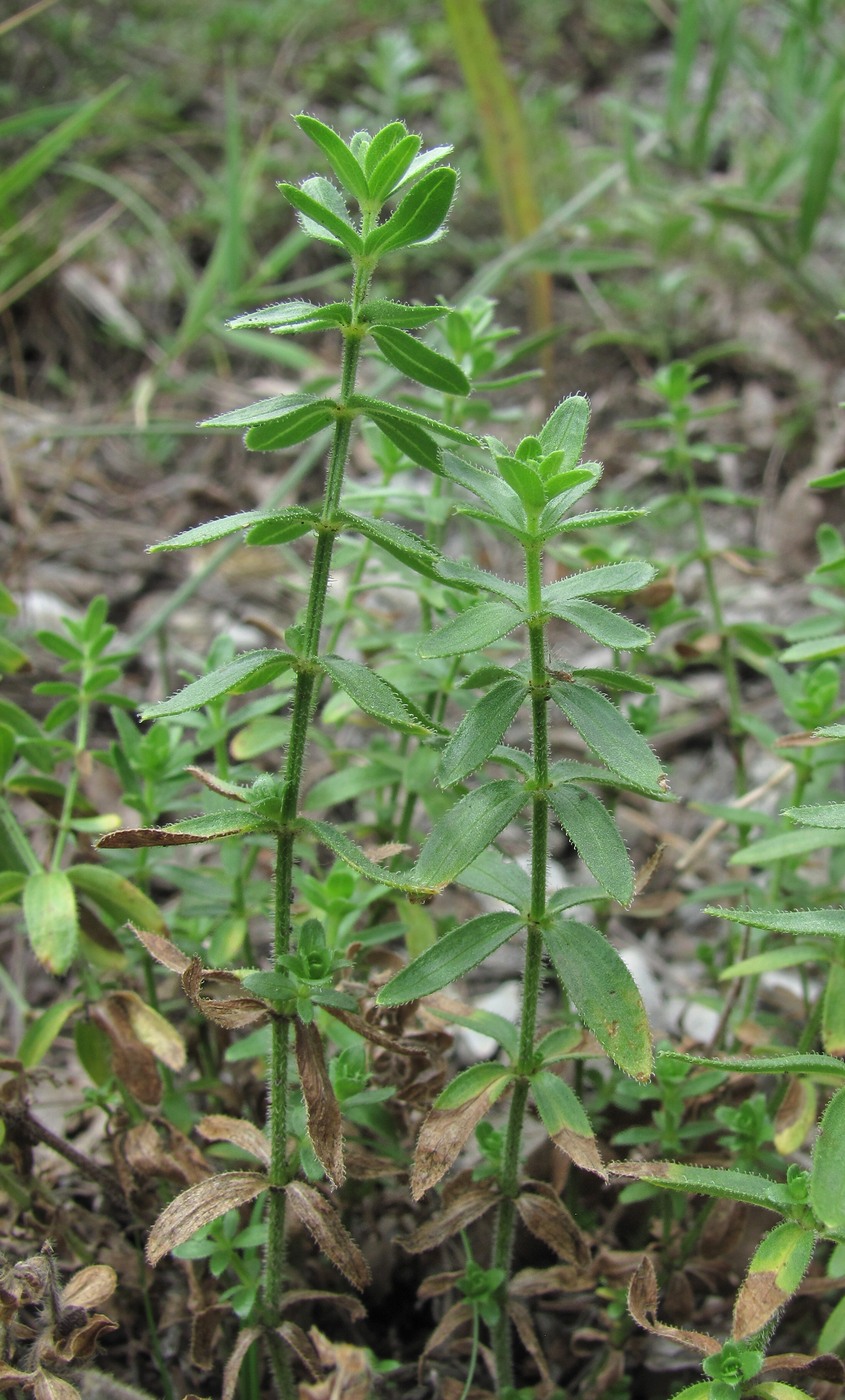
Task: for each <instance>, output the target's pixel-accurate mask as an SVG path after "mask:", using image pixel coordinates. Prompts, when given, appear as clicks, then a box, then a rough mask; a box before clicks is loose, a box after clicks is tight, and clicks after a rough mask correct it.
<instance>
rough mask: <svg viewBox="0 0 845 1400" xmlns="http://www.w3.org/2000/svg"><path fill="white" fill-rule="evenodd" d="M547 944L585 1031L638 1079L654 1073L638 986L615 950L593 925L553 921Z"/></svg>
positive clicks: (546, 929)
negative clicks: (586, 1029)
mask: <svg viewBox="0 0 845 1400" xmlns="http://www.w3.org/2000/svg"><path fill="white" fill-rule="evenodd" d="M543 942H544V943H545V945H546V949H547V951H548V953H549V956H550V957H551V960H552V962H553V963H554V967H555V972H556V973H557V975H558V977H559V978H560V980H561V983H562V985H563V987H564V988H565V990H566V992H567V994H568V995H569V997H570V998H571V1000H572V1002H573V1004H574V1006H575V1009H576V1010H577V1012H578V1015H579V1016H580V1017H581V1020H582V1021H583V1022H584V1024H585V1026H587V1028H588V1029H589V1030H591V1031H592V1032H593V1035H594V1036H595V1037H596V1040H597V1041H598V1042H599V1044H600V1045H603V1046H604V1048H605V1050H606V1051H607V1053H608V1055H609V1056H610V1058H611V1059H612V1060H613V1061H614V1063H615V1064H617V1065H618V1066H619V1068H620V1069H622V1070H624V1071H625V1073H626V1074H630V1075H632V1076H633V1077H634V1079H640V1080H646V1079H648V1077H649V1075H650V1074H651V1071H652V1050H651V1036H650V1034H649V1028H648V1017H647V1015H646V1011H645V1007H644V1006H643V1002H642V997H641V996H640V993H639V990H638V988H637V984H636V982H635V981H634V979H633V977H632V976H631V974H630V972H629V971H628V969H627V967H626V966H625V964H624V962H623V961H622V959H621V958H620V956H619V954H618V953H617V951H616V949H615V948H614V947H613V946H612V945H611V944H610V943H608V941H607V939H606V938H605V937H604V936H603V934H601V933H599V931H598V929H596V928H593V927H592V926H591V925H590V924H582V923H580V922H579V921H578V920H577V919H564V918H561V917H554V918H552V919H550V920H549V921H548V923H547V924H546V926H545V927H544V929H543Z"/></svg>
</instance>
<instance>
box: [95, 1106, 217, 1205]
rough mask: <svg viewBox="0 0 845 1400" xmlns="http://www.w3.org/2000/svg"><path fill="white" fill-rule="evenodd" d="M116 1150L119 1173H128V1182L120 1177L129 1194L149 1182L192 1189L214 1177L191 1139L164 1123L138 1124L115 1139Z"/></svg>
mask: <svg viewBox="0 0 845 1400" xmlns="http://www.w3.org/2000/svg"><path fill="white" fill-rule="evenodd" d="M115 1150H116V1153H117V1156H116V1161H117V1165H118V1170H120V1167H121V1165H122V1166H123V1167H124V1168H125V1169H126V1172H127V1173H128V1180H126V1181H123V1175H122V1176H121V1180H122V1182H123V1185H124V1189H125V1190H127V1191H131V1190H132V1189H133V1188H134V1187H135V1186H136V1185H137V1184H142V1183H143V1182H145V1181H149V1180H156V1181H159V1180H164V1181H172V1182H174V1183H175V1184H176V1185H178V1186H193V1185H194V1183H195V1182H197V1181H202V1180H203V1178H204V1177H207V1176H210V1175H211V1171H210V1168H209V1166H208V1164H207V1162H206V1161H205V1158H204V1157H203V1155H202V1153H201V1152H200V1151H199V1149H198V1148H197V1147H195V1146H194V1144H193V1143H192V1142H191V1140H190V1138H187V1137H186V1136H185V1134H184V1133H183V1132H180V1130H179V1129H178V1128H176V1127H174V1125H173V1124H172V1123H167V1122H164V1121H162V1120H161V1119H158V1120H157V1121H156V1122H155V1123H153V1122H149V1121H148V1122H146V1123H136V1124H135V1126H134V1127H133V1128H128V1129H127V1131H126V1132H125V1133H121V1134H119V1135H118V1136H117V1137H116V1138H115Z"/></svg>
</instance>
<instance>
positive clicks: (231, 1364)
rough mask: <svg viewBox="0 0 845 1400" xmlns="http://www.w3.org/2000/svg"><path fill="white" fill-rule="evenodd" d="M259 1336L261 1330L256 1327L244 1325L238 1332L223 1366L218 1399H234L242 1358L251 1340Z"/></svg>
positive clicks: (255, 1339) (254, 1340) (256, 1339)
mask: <svg viewBox="0 0 845 1400" xmlns="http://www.w3.org/2000/svg"><path fill="white" fill-rule="evenodd" d="M260 1336H261V1331H260V1329H259V1328H258V1327H245V1328H244V1329H243V1331H242V1332H239V1333H238V1339H237V1341H236V1342H235V1345H234V1346H233V1347H232V1350H231V1351H230V1353H229V1357H228V1360H227V1362H226V1365H225V1366H224V1367H223V1388H222V1390H221V1392H220V1400H234V1395H235V1391H236V1390H237V1387H238V1376H239V1375H240V1370H241V1366H242V1365H243V1363H244V1358H245V1356H246V1354H247V1352H248V1351H249V1349H250V1347H251V1346H252V1344H253V1342H257V1341H258V1338H259V1337H260Z"/></svg>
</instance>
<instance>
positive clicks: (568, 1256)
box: [516, 1081, 590, 1269]
mask: <svg viewBox="0 0 845 1400" xmlns="http://www.w3.org/2000/svg"><path fill="white" fill-rule="evenodd" d="M558 1082H560V1081H558ZM576 1102H577V1100H576ZM527 1186H528V1187H529V1188H530V1189H525V1188H523V1190H522V1191H521V1192H520V1194H519V1196H518V1197H517V1200H516V1209H517V1213H518V1214H519V1218H520V1220H521V1221H522V1223H523V1225H524V1226H525V1228H526V1230H530V1231H531V1234H532V1235H534V1236H535V1237H536V1238H537V1239H538V1240H542V1241H543V1242H544V1244H547V1245H548V1247H549V1249H551V1250H553V1251H554V1253H555V1254H556V1255H557V1257H558V1259H562V1260H563V1261H564V1263H566V1264H576V1265H577V1266H578V1267H579V1268H581V1269H584V1268H586V1267H587V1265H588V1264H589V1262H590V1250H589V1247H588V1245H587V1241H586V1239H585V1238H584V1236H583V1234H582V1233H581V1231H580V1230H579V1228H578V1226H577V1225H576V1223H575V1221H574V1220H573V1218H572V1216H571V1215H570V1214H569V1211H568V1210H567V1209H566V1206H565V1205H564V1204H563V1202H562V1201H561V1199H560V1197H559V1196H558V1194H557V1192H556V1191H555V1190H554V1189H553V1188H552V1187H550V1186H547V1185H546V1184H545V1183H544V1182H540V1181H536V1182H535V1181H532V1182H528V1183H527Z"/></svg>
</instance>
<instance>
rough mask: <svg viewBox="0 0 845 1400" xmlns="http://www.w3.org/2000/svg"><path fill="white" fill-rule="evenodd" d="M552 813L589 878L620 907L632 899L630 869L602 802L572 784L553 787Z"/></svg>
mask: <svg viewBox="0 0 845 1400" xmlns="http://www.w3.org/2000/svg"><path fill="white" fill-rule="evenodd" d="M549 802H550V803H551V807H552V810H553V812H554V814H555V816H556V817H557V819H558V821H559V822H560V824H561V826H562V827H563V830H564V831H565V832H566V834H567V836H568V837H569V839H570V841H571V842H572V844H573V846H574V847H575V849H576V851H577V852H578V854H579V856H580V857H581V859H582V860H583V862H584V864H585V865H586V867H587V869H588V870H589V871H590V873H591V875H593V876H595V878H596V880H597V881H598V883H599V884H600V885H601V887H602V889H603V890H607V893H608V894H609V895H611V897H612V898H613V899H616V900H618V901H619V903H620V904H624V905H628V904H630V903H631V900H632V899H633V897H634V867H633V865H632V864H631V859H630V856H629V855H628V852H627V850H626V848H625V842H624V841H623V840H622V837H621V836H620V834H619V830H618V828H617V826H616V823H615V822H614V820H613V818H612V816H611V815H610V813H609V812H608V810H607V808H606V807H605V805H604V803H602V802H600V801H599V799H598V798H597V797H594V796H593V795H592V793H590V792H585V791H584V789H583V788H580V787H576V786H575V785H574V784H573V783H563V784H560V785H558V786H556V787H553V788H552V790H551V792H550V793H549Z"/></svg>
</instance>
